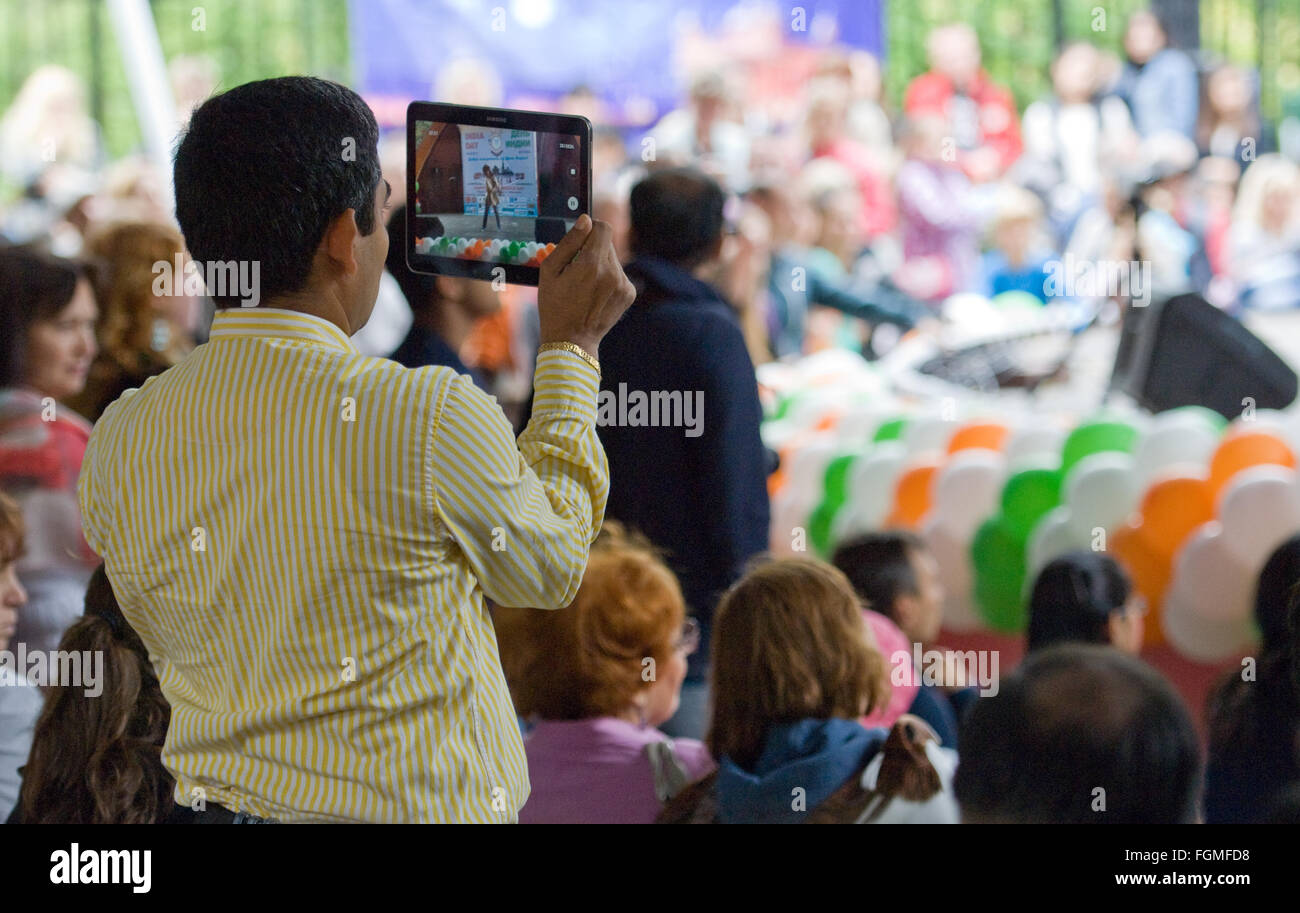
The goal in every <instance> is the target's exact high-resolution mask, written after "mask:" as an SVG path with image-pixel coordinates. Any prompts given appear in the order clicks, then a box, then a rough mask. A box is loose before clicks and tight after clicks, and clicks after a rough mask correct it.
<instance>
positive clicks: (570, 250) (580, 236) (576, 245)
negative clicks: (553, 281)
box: [542, 212, 593, 273]
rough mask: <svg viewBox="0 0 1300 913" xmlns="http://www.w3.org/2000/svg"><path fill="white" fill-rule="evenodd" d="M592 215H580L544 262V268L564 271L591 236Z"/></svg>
mask: <svg viewBox="0 0 1300 913" xmlns="http://www.w3.org/2000/svg"><path fill="white" fill-rule="evenodd" d="M591 229H592V224H591V216H589V215H587V214H586V213H585V212H584V213H583V214H582V215H580V216H578V221H577V222H575V223H574V224H573V227H572V228H570V229H569V230H568V231H567V232H565V235H564V237H563V238H561V239H560V241H559V243H558V244H556V245H555V248H554V249H553V250H552V251H551V255H550V256H549V257H547V258H546V259H545V260H544V261H543V262H542V268H543V269H546V268H548V267H549V268H550V270H551V271H552V272H557V273H558V272H563V270H564V268H565V267H566V266H568V265H569V262H570V261H571V260H572V259H573V255H574V254H576V253H577V252H578V251H579V250H581V249H582V247H583V245H584V244H585V243H586V242H587V239H588V238H589V237H591V235H592V234H593V232H592V230H591Z"/></svg>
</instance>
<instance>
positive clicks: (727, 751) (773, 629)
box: [659, 558, 957, 824]
mask: <svg viewBox="0 0 1300 913" xmlns="http://www.w3.org/2000/svg"><path fill="white" fill-rule="evenodd" d="M712 674H713V681H712V685H713V722H712V725H711V727H710V729H709V735H708V739H707V744H708V747H709V750H710V752H712V754H713V756H714V757H715V758H717V759H718V770H717V772H716V773H714V774H712V775H710V776H709V777H706V778H705V779H704V780H702V781H700V782H698V783H696V784H693V785H692V786H691V787H689V788H688V789H686V790H684V791H683V792H682V793H680V794H679V795H678V796H677V797H676V798H675V799H674V800H673V801H672V802H670V803H669V804H668V805H667V806H666V807H665V809H664V812H663V814H662V815H661V816H660V818H659V821H660V823H699V824H704V823H723V824H745V823H755V824H760V823H772V824H775V823H801V822H859V823H867V822H874V823H885V822H890V823H893V822H901V821H912V822H918V823H920V822H934V823H939V822H954V823H955V822H956V820H957V810H956V805H955V804H954V803H953V800H952V797H951V776H952V773H953V771H954V770H955V768H956V755H955V754H953V753H952V752H951V751H949V750H947V749H942V748H939V747H938V744H937V742H936V741H935V738H934V734H933V732H932V731H931V730H930V728H929V727H928V726H927V725H926V724H925V723H924V722H923V721H921V720H920V719H919V718H917V717H914V716H903V717H902V718H900V719H899V721H898V722H897V723H895V724H894V727H893V728H892V729H891V730H889V731H888V732H886V730H884V729H866V728H864V727H863V726H862V725H861V724H860V723H859V722H858V718H859V717H861V716H862V715H864V714H866V713H869V712H871V711H872V710H873V709H875V708H877V707H879V706H881V705H882V704H884V703H885V702H886V701H887V700H888V697H889V683H888V681H889V678H888V668H887V665H886V662H885V660H884V658H883V657H882V656H881V655H880V653H879V652H878V651H877V650H876V648H875V646H874V644H873V643H872V639H871V635H870V633H869V632H868V628H867V625H866V622H865V621H864V620H863V616H862V607H861V605H860V603H859V602H858V599H857V596H856V595H855V594H854V592H853V588H852V586H851V585H850V584H849V582H848V579H847V578H846V577H845V576H844V575H843V574H842V573H841V572H840V571H838V570H837V569H835V568H833V567H831V566H830V565H828V564H825V563H823V562H820V561H815V560H811V559H805V558H783V559H780V560H771V561H766V562H764V563H762V564H759V565H757V566H756V567H755V568H754V569H753V570H751V571H750V572H749V573H748V574H746V575H745V577H743V578H742V579H741V580H740V581H739V582H738V583H736V584H735V585H734V586H733V587H732V588H731V589H730V590H729V591H728V592H727V594H726V596H724V597H723V599H722V602H721V603H720V604H719V606H718V609H717V612H716V614H715V616H714V629H713V662H712Z"/></svg>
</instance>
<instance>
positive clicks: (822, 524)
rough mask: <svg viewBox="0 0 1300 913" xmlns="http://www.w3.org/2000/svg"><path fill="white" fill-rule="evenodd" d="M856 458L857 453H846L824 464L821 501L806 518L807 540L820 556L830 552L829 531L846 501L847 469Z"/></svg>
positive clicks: (847, 492) (847, 496) (847, 489)
mask: <svg viewBox="0 0 1300 913" xmlns="http://www.w3.org/2000/svg"><path fill="white" fill-rule="evenodd" d="M857 459H858V455H857V454H855V453H846V454H842V455H840V456H837V457H835V458H834V459H833V460H831V461H830V462H829V463H827V464H826V474H825V475H824V476H823V477H822V479H823V481H822V487H823V491H824V494H823V496H822V501H821V503H820V504H818V505H817V508H816V509H815V510H814V511H813V512H812V516H811V517H809V519H808V541H809V542H811V543H812V547H813V551H815V552H816V553H817V554H818V555H821V556H822V557H825V556H827V555H829V554H830V550H831V546H832V544H833V543H832V542H831V531H832V529H833V528H834V525H835V517H836V515H837V514H839V512H840V510H841V509H842V508H843V507H844V505H845V504H846V503H848V500H849V471H850V470H851V469H852V468H853V464H854V463H855V462H857Z"/></svg>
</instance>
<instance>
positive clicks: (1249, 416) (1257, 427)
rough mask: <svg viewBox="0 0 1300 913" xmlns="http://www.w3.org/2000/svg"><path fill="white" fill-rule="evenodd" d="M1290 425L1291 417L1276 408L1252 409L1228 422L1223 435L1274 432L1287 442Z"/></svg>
mask: <svg viewBox="0 0 1300 913" xmlns="http://www.w3.org/2000/svg"><path fill="white" fill-rule="evenodd" d="M1291 427H1292V421H1291V418H1290V416H1288V415H1287V414H1286V413H1285V412H1279V411H1278V410H1276V409H1254V410H1252V411H1250V412H1246V413H1245V414H1243V415H1240V416H1238V417H1237V418H1234V419H1233V420H1232V421H1231V422H1229V423H1228V430H1227V431H1225V432H1224V436H1225V437H1227V436H1228V435H1233V434H1251V433H1256V432H1260V431H1263V432H1266V433H1271V434H1276V435H1277V436H1278V437H1280V438H1281V439H1282V440H1284V441H1288V442H1289V441H1290V438H1291ZM1292 446H1294V444H1292Z"/></svg>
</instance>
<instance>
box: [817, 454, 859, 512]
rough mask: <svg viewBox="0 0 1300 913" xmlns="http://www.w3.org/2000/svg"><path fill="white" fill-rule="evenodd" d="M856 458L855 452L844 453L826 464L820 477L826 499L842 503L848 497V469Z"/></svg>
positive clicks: (851, 467)
mask: <svg viewBox="0 0 1300 913" xmlns="http://www.w3.org/2000/svg"><path fill="white" fill-rule="evenodd" d="M857 460H858V455H857V454H856V453H846V454H843V455H841V456H837V457H835V459H833V460H831V461H830V462H829V463H827V464H826V474H825V475H824V476H823V477H822V478H823V486H824V488H825V491H826V500H827V501H832V502H835V503H837V504H843V503H844V502H845V501H847V500H848V499H849V471H850V470H851V469H853V464H854V463H856V462H857Z"/></svg>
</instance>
